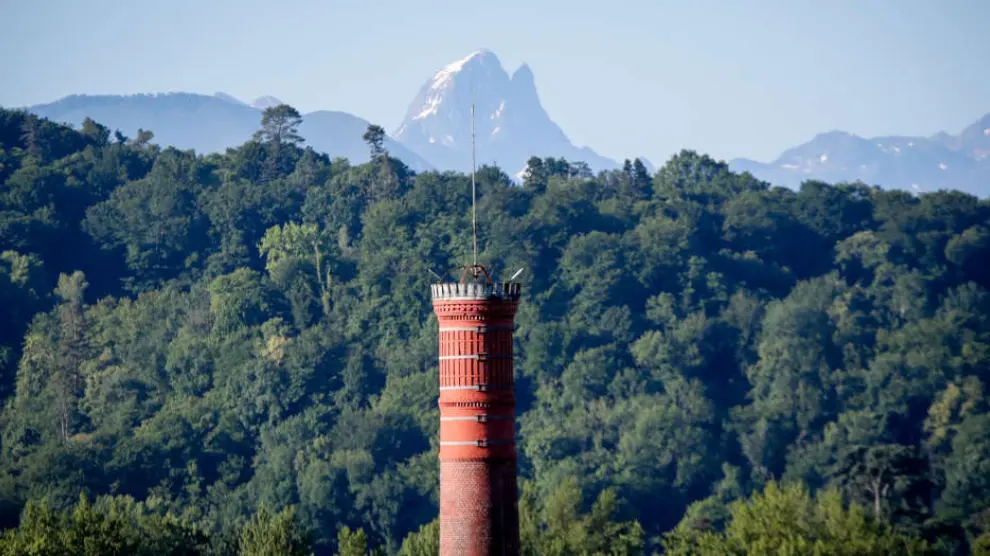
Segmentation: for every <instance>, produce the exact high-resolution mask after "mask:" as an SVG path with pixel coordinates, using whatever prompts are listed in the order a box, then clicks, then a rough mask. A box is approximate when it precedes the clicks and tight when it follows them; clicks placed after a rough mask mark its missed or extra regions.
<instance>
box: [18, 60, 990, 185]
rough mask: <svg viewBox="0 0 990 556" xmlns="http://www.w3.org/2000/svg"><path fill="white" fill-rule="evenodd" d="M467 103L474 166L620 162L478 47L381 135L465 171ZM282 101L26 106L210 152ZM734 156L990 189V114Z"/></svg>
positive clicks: (775, 179)
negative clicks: (556, 160)
mask: <svg viewBox="0 0 990 556" xmlns="http://www.w3.org/2000/svg"><path fill="white" fill-rule="evenodd" d="M472 102H473V103H474V105H475V140H476V145H477V162H478V164H479V165H481V164H486V163H489V164H497V165H498V166H499V167H501V168H502V169H503V170H504V171H505V172H506V173H508V174H510V175H514V176H518V175H520V172H521V170H522V169H523V168H524V166H525V163H526V160H527V159H528V158H529V157H530V156H534V155H535V156H544V157H545V156H554V157H564V158H566V159H568V160H571V161H584V162H586V163H587V164H588V165H589V166H590V167H591V168H592V169H593V170H596V171H597V170H605V169H613V168H617V167H619V166H620V162H619V161H616V160H613V159H610V158H608V157H605V156H602V155H600V154H598V153H597V152H595V151H594V150H592V149H591V148H590V147H579V146H576V145H574V144H573V143H572V142H571V141H570V139H568V137H567V135H566V134H565V133H564V131H563V130H562V129H561V128H560V126H559V125H557V124H556V123H555V122H554V121H553V120H552V119H551V117H550V115H549V114H548V113H547V112H546V110H545V109H544V108H543V106H542V103H541V102H540V99H539V96H538V94H537V87H536V78H535V76H534V74H533V71H532V69H531V68H530V67H529V66H528V65H526V64H523V65H522V66H521V67H519V68H518V69H516V70H515V71H514V72H512V74H511V75H510V74H509V73H508V72H507V71H506V70H505V68H504V67H503V66H502V64H501V62H500V61H499V59H498V57H497V56H496V55H495V54H494V53H493V52H491V51H488V50H484V49H482V50H479V51H477V52H474V53H472V54H471V55H469V56H467V57H465V58H462V59H460V60H457V61H455V62H452V63H450V64H448V65H447V66H445V67H443V68H441V69H440V70H439V71H437V72H436V73H435V74H434V75H433V76H431V77H430V78H429V79H427V80H426V82H425V83H424V84H423V86H422V87H421V88H420V90H419V92H418V93H417V94H416V95H415V96H414V97H413V99H412V101H411V102H410V103H409V106H408V109H407V110H406V115H405V117H404V119H403V121H402V122H401V124H399V126H398V127H397V128H395V130H394V131H393V133H392V137H391V138H389V139H387V140H386V144H385V146H386V148H387V149H388V150H389V151H390V152H391V153H392V154H393V155H394V156H396V157H398V158H401V159H402V160H403V161H405V162H406V164H408V165H409V166H410V167H411V168H413V169H414V170H417V171H424V170H429V169H439V170H460V171H464V170H468V169H469V168H470V165H471V116H470V110H471V104H472ZM279 103H281V101H280V100H278V99H276V98H274V97H270V96H264V97H261V98H258V99H256V100H254V101H252V102H251V103H246V102H243V101H241V100H239V99H237V98H235V97H233V96H231V95H228V94H225V93H216V94H214V95H202V94H194V93H167V94H147V95H131V96H117V95H93V96H90V95H72V96H68V97H65V98H63V99H61V100H58V101H55V102H52V103H48V104H42V105H36V106H32V107H30V108H29V110H30V111H32V112H34V113H36V114H39V115H41V116H44V117H47V118H50V119H53V120H56V121H61V122H67V123H71V124H73V125H79V124H81V123H82V121H83V119H85V118H86V117H90V118H92V119H94V120H96V121H98V122H100V123H103V124H104V125H108V126H109V127H111V128H114V129H119V130H121V131H122V132H123V133H125V134H127V135H133V134H134V133H135V132H136V130H137V129H138V128H143V129H150V130H151V131H153V132H154V133H155V142H157V143H159V144H162V145H174V146H176V147H179V148H184V149H188V148H192V149H196V150H197V151H198V152H216V151H222V150H224V149H226V148H228V147H233V146H236V145H239V144H241V143H243V142H244V141H246V140H247V139H249V138H250V137H251V134H252V133H253V132H254V131H255V130H256V129H257V128H258V122H259V120H260V117H261V111H263V110H264V108H266V107H269V106H274V105H277V104H279ZM699 109H702V108H699ZM367 126H368V122H367V121H366V120H364V119H362V118H360V117H358V116H355V115H351V114H348V113H346V112H336V111H325V110H321V111H317V112H311V113H308V114H304V115H303V123H302V125H301V126H300V134H301V135H302V136H303V137H304V138H305V139H306V144H307V145H311V146H313V147H314V148H315V149H317V150H320V151H324V152H327V153H329V154H330V156H332V157H338V156H341V157H346V158H348V159H350V160H352V161H354V162H363V161H365V160H367V159H368V149H367V146H366V145H365V144H364V142H363V141H362V139H361V135H362V134H363V133H364V130H365V129H366V128H367ZM702 150H703V149H702ZM635 156H636V154H635V153H630V154H629V157H630V158H633V157H635ZM641 159H642V160H643V161H644V163H645V164H646V165H647V167H648V168H649V169H651V170H652V169H653V165H652V164H650V163H649V161H647V160H646V159H645V158H642V157H641ZM661 162H662V161H661ZM729 164H730V167H731V168H732V169H733V170H736V171H749V172H751V173H752V174H754V175H755V176H756V177H758V178H760V179H763V180H766V181H768V182H770V183H772V184H774V185H783V186H787V187H797V186H799V185H800V183H801V181H803V180H807V179H819V180H823V181H827V182H830V183H834V182H840V181H855V180H862V181H864V182H866V183H868V184H870V185H880V186H883V187H886V188H901V189H907V190H911V191H933V190H937V189H958V190H962V191H967V192H969V193H973V194H976V195H979V196H981V197H986V196H988V195H990V114H987V115H986V116H984V117H983V118H982V119H980V120H979V121H977V122H974V123H973V124H972V125H970V126H968V127H967V128H966V129H964V130H962V132H960V133H959V134H957V135H951V134H949V133H945V132H942V133H938V134H935V135H933V136H931V137H906V136H905V137H902V136H889V137H875V138H863V137H858V136H856V135H852V134H849V133H846V132H842V131H830V132H827V133H821V134H819V135H816V136H815V137H814V138H812V139H811V140H810V141H808V142H807V143H804V144H802V145H799V146H796V147H794V148H791V149H788V150H786V151H784V153H782V154H781V155H780V156H779V157H778V158H777V159H776V160H774V161H772V162H769V163H762V162H757V161H753V160H749V159H742V158H740V159H735V160H732V161H730V163H729Z"/></svg>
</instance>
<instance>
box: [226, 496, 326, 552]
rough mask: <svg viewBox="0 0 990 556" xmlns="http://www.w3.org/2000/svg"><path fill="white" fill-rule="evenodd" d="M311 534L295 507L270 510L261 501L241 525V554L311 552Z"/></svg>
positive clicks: (239, 546)
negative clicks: (297, 515)
mask: <svg viewBox="0 0 990 556" xmlns="http://www.w3.org/2000/svg"><path fill="white" fill-rule="evenodd" d="M311 542H312V541H311V538H310V534H309V532H308V531H306V530H305V529H304V528H303V527H302V526H301V524H300V523H299V522H298V520H297V518H296V510H295V507H291V506H290V507H288V508H285V509H284V510H282V511H281V512H279V513H273V512H272V511H271V510H269V509H268V507H267V506H265V505H261V506H260V507H258V511H257V512H256V513H255V514H254V515H253V516H251V519H250V520H249V521H248V522H247V523H246V524H245V525H244V529H243V531H242V532H241V537H240V543H239V545H238V553H239V554H240V556H310V555H311V554H312V551H311V549H310V545H311Z"/></svg>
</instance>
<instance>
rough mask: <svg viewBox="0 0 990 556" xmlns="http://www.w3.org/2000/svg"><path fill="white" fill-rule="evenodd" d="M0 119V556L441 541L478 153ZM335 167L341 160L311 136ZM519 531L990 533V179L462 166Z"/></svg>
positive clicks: (284, 129) (352, 547) (575, 537)
mask: <svg viewBox="0 0 990 556" xmlns="http://www.w3.org/2000/svg"><path fill="white" fill-rule="evenodd" d="M298 122H299V118H298V114H297V113H296V112H295V111H294V110H293V109H291V108H290V107H287V106H284V105H283V106H280V107H277V108H271V109H269V110H267V111H266V112H265V115H264V118H263V120H262V122H260V125H259V131H258V133H257V135H256V136H255V137H254V139H253V140H251V141H249V142H248V143H246V144H244V145H243V146H241V147H238V148H236V149H230V150H228V151H227V152H226V153H223V154H210V155H205V156H204V155H197V154H195V153H193V152H183V151H178V150H175V149H172V148H162V147H160V146H158V145H155V144H154V143H153V134H152V133H151V132H148V131H144V130H139V131H138V132H137V133H136V137H133V138H130V137H125V136H124V135H123V134H121V132H119V131H118V132H112V131H111V130H109V129H107V128H106V127H103V126H101V125H99V124H98V123H96V122H92V121H87V122H86V123H85V124H84V125H83V126H82V128H81V129H80V130H73V129H71V128H69V127H65V126H61V125H58V124H55V123H53V122H50V121H46V120H43V119H39V118H37V117H34V116H32V115H29V114H27V113H24V112H19V111H10V110H0V181H2V183H3V187H2V189H0V253H2V254H0V312H2V315H0V401H2V404H3V409H2V413H0V529H6V531H5V532H4V533H3V534H2V536H0V539H2V540H0V554H4V555H6V554H38V555H41V554H102V553H107V554H252V555H254V554H257V555H261V554H308V553H309V552H310V551H312V552H314V553H315V554H338V553H339V554H348V555H356V554H370V553H377V554H395V553H399V552H401V553H402V554H406V555H419V554H430V553H434V554H435V550H436V549H435V546H436V535H437V523H436V521H435V517H436V514H437V487H438V467H437V438H436V433H437V428H438V410H437V405H436V398H437V394H438V390H437V376H436V353H437V333H436V320H435V318H434V317H433V316H432V311H431V307H430V299H429V287H428V286H429V284H430V283H431V282H432V281H434V280H435V279H434V278H433V277H432V275H431V271H432V272H437V273H444V272H447V273H448V274H447V276H452V273H451V272H450V269H452V268H455V267H457V266H458V265H461V264H464V263H465V262H467V260H468V257H469V254H470V251H471V236H470V233H469V231H470V227H471V224H470V223H471V208H470V203H471V187H470V176H465V175H463V174H459V173H453V172H445V173H438V172H428V173H422V174H418V175H415V174H414V173H412V172H411V171H410V170H409V169H408V168H407V167H406V166H405V165H404V164H403V163H402V162H401V161H400V160H397V159H395V158H393V157H390V156H389V153H388V152H386V151H385V150H383V149H382V139H383V132H382V130H381V128H378V127H376V126H372V127H370V128H369V129H368V133H366V134H365V140H366V141H367V142H368V145H369V149H370V151H371V153H372V158H371V161H370V162H368V163H366V164H362V165H358V166H353V165H351V164H349V163H348V161H347V160H344V159H337V158H335V159H331V158H330V156H329V155H327V154H323V153H318V152H314V151H313V150H312V149H309V148H306V147H305V141H304V138H302V137H299V136H298V134H297V133H296V131H295V129H296V127H295V126H296V125H298ZM330 154H331V155H332V154H333V153H330ZM478 188H479V189H478V191H479V204H478V214H479V221H480V231H479V233H480V244H481V247H482V253H481V257H480V258H481V259H482V261H484V262H486V263H489V264H490V265H491V266H492V267H493V268H494V269H495V270H496V272H497V273H498V274H499V275H502V274H504V273H505V272H513V271H515V269H517V268H521V267H523V268H525V271H524V274H523V275H522V278H521V281H522V282H523V288H524V289H523V301H522V305H521V308H520V312H519V315H518V318H517V324H518V331H517V333H516V338H517V345H516V350H517V360H516V373H517V395H518V399H519V402H518V403H519V408H518V412H519V431H518V435H519V436H518V438H519V448H520V475H521V478H520V481H521V485H522V488H521V499H520V513H521V518H520V520H521V530H522V537H523V539H522V540H523V546H524V551H525V552H526V553H527V554H546V555H553V554H561V555H563V554H649V553H660V552H667V553H671V554H746V553H760V554H767V553H771V552H773V551H774V550H780V552H779V553H780V554H864V553H872V554H928V553H942V554H970V553H973V554H990V405H988V398H987V394H986V389H987V387H988V384H987V383H988V381H990V202H988V201H986V200H979V199H977V198H975V197H972V196H970V195H966V194H962V193H957V192H939V193H934V194H924V195H919V196H916V195H912V194H909V193H906V192H902V191H884V190H881V189H879V188H876V187H868V186H866V185H863V184H837V185H829V184H824V183H819V182H813V181H809V182H806V183H804V184H803V186H802V187H801V189H800V191H792V190H789V189H784V188H776V187H771V186H769V185H768V184H766V183H763V182H760V181H758V180H756V179H755V178H753V177H752V176H751V175H749V174H741V175H740V174H734V173H732V172H730V171H729V170H728V168H727V166H726V164H725V163H723V162H719V161H716V160H713V159H711V158H709V157H707V156H703V155H700V154H697V153H695V152H691V151H684V152H681V153H680V154H678V155H676V156H674V157H673V158H671V159H670V160H669V161H668V162H667V163H666V164H665V165H664V166H663V167H662V168H661V169H660V170H659V171H658V172H657V173H656V174H655V175H652V176H651V175H649V173H648V172H647V171H646V169H645V168H644V166H643V165H642V164H641V163H639V161H635V162H627V164H626V165H625V166H624V167H623V168H622V169H621V170H616V171H606V172H600V173H598V174H597V175H593V174H592V172H590V171H589V169H588V167H587V166H586V165H584V164H581V163H577V162H568V161H566V160H561V159H553V158H546V159H541V158H533V159H531V160H530V162H529V165H528V169H527V171H526V175H525V180H524V183H523V184H522V185H521V186H519V185H514V184H513V183H512V182H511V181H510V179H509V178H508V176H506V174H505V173H503V172H502V171H501V170H499V169H498V168H494V167H483V168H481V169H480V170H479V171H478Z"/></svg>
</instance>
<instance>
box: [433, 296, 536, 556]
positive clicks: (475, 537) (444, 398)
mask: <svg viewBox="0 0 990 556" xmlns="http://www.w3.org/2000/svg"><path fill="white" fill-rule="evenodd" d="M489 288H491V286H489ZM518 291H519V287H518V284H505V285H498V287H497V288H494V289H489V290H487V292H486V291H482V293H483V294H484V293H487V295H472V294H477V290H470V289H467V288H465V287H464V285H463V284H442V285H435V286H434V290H433V294H434V295H433V308H434V312H435V313H436V315H437V320H438V321H439V325H440V326H439V328H440V331H439V334H440V353H439V357H440V376H439V380H440V399H439V402H438V403H439V406H440V555H441V556H493V555H497V556H516V555H518V554H519V515H518V492H517V485H516V473H517V470H516V446H515V396H514V394H513V391H512V388H513V365H512V326H513V320H514V318H515V312H516V306H517V303H518ZM492 292H494V293H492ZM472 297H473V298H472Z"/></svg>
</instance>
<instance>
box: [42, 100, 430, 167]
mask: <svg viewBox="0 0 990 556" xmlns="http://www.w3.org/2000/svg"><path fill="white" fill-rule="evenodd" d="M261 100H264V101H265V102H260V101H261ZM273 100H274V99H270V98H269V97H265V98H263V99H259V101H255V104H256V105H258V106H265V105H267V104H270V103H271V101H273ZM28 110H29V111H31V112H33V113H35V114H38V115H39V116H43V117H46V118H49V119H51V120H54V121H57V122H64V123H67V124H70V125H74V126H77V127H78V126H79V125H81V124H82V122H83V120H85V119H86V118H91V119H93V120H95V121H97V122H99V123H101V124H103V125H105V126H107V127H109V128H111V129H117V130H120V132H121V133H123V134H124V135H128V136H131V137H133V136H134V135H135V134H136V133H137V130H138V128H141V129H146V130H150V131H152V132H154V134H155V138H154V142H155V143H158V144H160V145H163V146H167V145H170V146H175V147H177V148H180V149H195V150H196V152H201V153H210V152H222V151H224V150H226V149H227V148H228V147H236V146H238V145H241V144H243V143H244V142H245V141H247V140H248V139H250V138H251V135H252V134H253V133H254V132H255V131H256V130H257V129H258V128H259V126H260V122H261V114H262V110H260V109H259V108H256V107H253V106H249V105H247V104H245V103H243V102H241V101H239V100H237V99H235V98H234V97H232V96H230V95H226V94H223V93H218V94H216V95H212V96H210V95H200V94H193V93H162V94H141V95H128V96H121V95H72V96H68V97H65V98H63V99H61V100H57V101H55V102H52V103H48V104H39V105H37V106H31V107H29V108H28ZM367 127H368V122H367V121H366V120H363V119H361V118H358V117H357V116H353V115H351V114H347V113H345V112H330V111H318V112H311V113H309V114H303V122H302V124H301V125H300V126H299V134H300V135H301V136H302V137H303V138H304V139H305V140H306V143H305V144H306V145H309V146H312V147H313V148H314V149H316V150H317V151H321V152H326V153H327V154H329V155H330V156H331V157H338V156H340V157H346V158H348V159H349V160H351V161H352V162H354V163H360V162H364V161H367V160H368V159H369V153H368V146H367V144H366V143H365V142H364V140H363V139H362V138H361V136H362V135H363V134H364V132H365V130H366V129H367ZM385 147H386V148H387V149H388V150H389V152H390V153H391V154H392V155H393V156H395V157H397V158H399V159H401V160H402V161H403V162H405V163H406V164H407V165H408V166H409V167H410V168H412V169H414V170H416V171H425V170H430V169H433V166H432V165H431V164H430V163H429V162H427V161H426V160H424V159H423V158H422V157H420V156H419V155H417V154H415V153H413V152H412V151H410V150H409V149H408V148H406V147H405V146H404V145H402V144H401V143H399V142H397V141H393V140H392V139H391V138H388V139H386V141H385Z"/></svg>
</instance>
